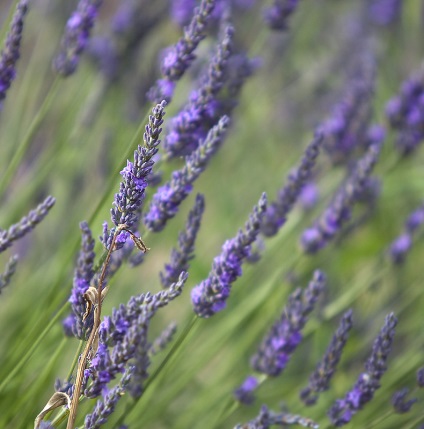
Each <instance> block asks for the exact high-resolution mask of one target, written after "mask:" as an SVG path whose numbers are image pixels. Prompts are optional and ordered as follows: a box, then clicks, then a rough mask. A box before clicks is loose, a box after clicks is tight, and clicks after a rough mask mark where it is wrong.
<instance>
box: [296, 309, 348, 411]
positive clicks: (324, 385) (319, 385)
mask: <svg viewBox="0 0 424 429" xmlns="http://www.w3.org/2000/svg"><path fill="white" fill-rule="evenodd" d="M351 328H352V310H348V311H347V312H346V313H345V314H344V315H343V317H342V320H341V321H340V324H339V327H338V328H337V331H336V333H335V334H334V336H333V338H332V339H331V342H330V345H329V346H328V348H327V350H326V352H325V355H324V357H323V359H322V361H321V362H319V363H318V365H317V367H316V369H315V371H314V372H313V373H312V375H311V376H310V377H309V384H308V386H307V387H306V388H305V389H303V390H302V391H301V393H300V398H301V399H302V401H303V402H304V403H305V405H313V404H315V403H316V401H317V399H318V395H319V394H320V393H321V392H324V391H326V390H328V389H329V388H330V381H331V378H332V376H333V374H334V372H335V371H336V368H337V364H338V363H339V360H340V358H341V355H342V352H343V348H344V346H345V344H346V341H347V339H348V335H349V331H350V330H351Z"/></svg>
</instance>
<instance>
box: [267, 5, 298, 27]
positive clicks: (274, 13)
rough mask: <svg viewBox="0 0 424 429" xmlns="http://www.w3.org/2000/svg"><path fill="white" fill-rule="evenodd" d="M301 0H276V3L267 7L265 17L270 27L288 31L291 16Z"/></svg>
mask: <svg viewBox="0 0 424 429" xmlns="http://www.w3.org/2000/svg"><path fill="white" fill-rule="evenodd" d="M298 3H299V0H274V4H273V5H272V6H271V7H269V8H267V9H265V12H264V17H265V21H266V23H267V24H268V25H269V27H270V28H272V29H273V30H277V31H286V30H287V29H288V21H289V18H290V16H291V15H292V14H293V13H294V11H295V10H296V8H297V5H298Z"/></svg>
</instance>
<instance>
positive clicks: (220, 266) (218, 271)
mask: <svg viewBox="0 0 424 429" xmlns="http://www.w3.org/2000/svg"><path fill="white" fill-rule="evenodd" d="M265 209H266V195H265V194H262V196H261V198H260V199H259V202H258V205H257V206H255V207H254V208H253V212H252V213H251V214H250V216H249V219H248V220H247V222H246V225H245V231H242V230H239V232H238V234H237V235H236V236H235V237H234V238H232V239H230V240H227V241H226V242H225V243H224V245H223V247H222V252H221V254H220V255H219V256H217V257H215V259H214V261H213V264H212V270H211V272H210V273H209V276H208V277H207V278H206V279H205V280H203V281H202V282H201V283H200V284H198V285H197V286H195V287H194V288H193V289H192V291H191V301H192V303H193V308H194V312H195V313H196V314H197V315H198V316H200V317H205V318H207V317H211V316H213V315H214V314H215V313H218V312H219V311H222V310H223V309H224V308H225V307H226V305H227V299H228V297H229V296H230V291H231V285H232V283H234V282H235V280H236V279H237V277H240V276H241V274H242V271H241V265H242V263H243V261H244V260H245V259H246V258H247V257H248V256H249V254H250V248H251V245H252V243H253V242H254V241H255V240H256V238H257V236H258V234H259V227H260V223H261V219H262V216H263V213H264V211H265Z"/></svg>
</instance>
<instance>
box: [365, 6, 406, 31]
mask: <svg viewBox="0 0 424 429" xmlns="http://www.w3.org/2000/svg"><path fill="white" fill-rule="evenodd" d="M401 12H402V0H372V1H371V2H370V4H369V8H368V15H369V17H370V19H371V21H372V22H373V23H374V24H377V25H381V26H385V25H390V24H391V23H393V22H394V21H395V20H397V19H399V18H400V15H401Z"/></svg>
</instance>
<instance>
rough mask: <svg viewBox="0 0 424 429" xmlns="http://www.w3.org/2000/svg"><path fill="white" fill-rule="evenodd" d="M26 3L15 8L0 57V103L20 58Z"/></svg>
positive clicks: (26, 1)
mask: <svg viewBox="0 0 424 429" xmlns="http://www.w3.org/2000/svg"><path fill="white" fill-rule="evenodd" d="M28 1H29V0H21V1H19V3H18V4H17V6H16V11H15V14H14V15H13V19H12V23H11V26H10V30H9V33H8V34H7V39H6V43H5V46H4V48H3V50H2V52H1V56H0V102H1V101H2V100H4V99H5V98H6V92H7V90H8V89H9V88H10V85H11V83H12V80H13V79H15V76H16V63H17V61H18V59H19V56H20V53H19V51H20V47H21V39H22V30H23V26H24V18H25V15H26V13H27V10H28Z"/></svg>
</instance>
